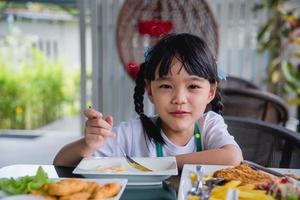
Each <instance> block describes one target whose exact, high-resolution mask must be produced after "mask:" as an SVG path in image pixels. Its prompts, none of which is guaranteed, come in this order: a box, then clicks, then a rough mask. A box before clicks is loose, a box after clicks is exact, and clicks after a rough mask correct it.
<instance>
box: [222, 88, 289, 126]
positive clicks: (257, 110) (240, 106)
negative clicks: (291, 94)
mask: <svg viewBox="0 0 300 200" xmlns="http://www.w3.org/2000/svg"><path fill="white" fill-rule="evenodd" d="M222 91H223V98H222V102H223V104H224V109H223V115H224V116H239V117H247V118H254V119H259V120H262V121H268V122H272V123H275V124H280V125H283V126H284V125H285V123H286V121H287V120H288V108H287V105H286V103H285V102H284V101H283V100H282V99H281V98H280V97H279V96H276V95H274V94H272V93H269V92H264V91H261V90H256V89H249V88H247V89H246V88H242V89H239V88H223V90H222Z"/></svg>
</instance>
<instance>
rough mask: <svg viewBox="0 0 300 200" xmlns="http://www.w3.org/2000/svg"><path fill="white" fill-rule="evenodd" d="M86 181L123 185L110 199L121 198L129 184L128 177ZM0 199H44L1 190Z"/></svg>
mask: <svg viewBox="0 0 300 200" xmlns="http://www.w3.org/2000/svg"><path fill="white" fill-rule="evenodd" d="M62 179H66V178H59V179H55V180H62ZM83 180H84V181H96V182H99V183H101V184H106V183H112V182H113V183H118V184H119V185H120V186H121V190H120V192H119V193H118V195H117V196H115V197H114V198H110V199H108V200H119V199H120V198H121V196H122V194H123V192H124V190H125V187H126V184H127V179H83ZM0 199H1V200H40V199H43V198H41V197H37V196H33V195H13V196H7V195H6V194H5V193H3V192H2V191H0Z"/></svg>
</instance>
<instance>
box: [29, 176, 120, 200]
mask: <svg viewBox="0 0 300 200" xmlns="http://www.w3.org/2000/svg"><path fill="white" fill-rule="evenodd" d="M120 190H121V186H120V185H119V184H118V183H107V184H104V185H100V184H99V183H97V182H92V181H85V180H82V179H75V178H70V179H64V180H60V181H57V182H55V183H49V184H46V185H44V186H43V187H42V188H40V189H39V190H35V191H33V192H32V194H36V195H41V196H43V197H44V198H45V199H49V200H50V199H51V200H52V199H53V200H54V199H57V200H58V199H59V200H76V199H80V200H89V199H93V200H98V199H99V200H100V199H108V198H111V197H114V196H116V195H117V194H118V193H119V192H120Z"/></svg>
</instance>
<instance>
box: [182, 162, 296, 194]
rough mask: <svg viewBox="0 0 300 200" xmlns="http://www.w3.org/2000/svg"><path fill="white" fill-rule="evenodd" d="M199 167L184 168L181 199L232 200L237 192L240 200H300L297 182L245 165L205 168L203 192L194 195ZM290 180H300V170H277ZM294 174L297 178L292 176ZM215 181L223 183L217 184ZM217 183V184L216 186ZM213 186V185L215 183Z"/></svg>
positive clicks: (210, 166) (204, 166)
mask: <svg viewBox="0 0 300 200" xmlns="http://www.w3.org/2000/svg"><path fill="white" fill-rule="evenodd" d="M196 166H197V165H184V167H183V171H182V175H181V180H180V185H179V191H178V200H186V199H187V200H198V199H201V198H202V197H203V196H202V195H205V196H209V199H213V200H221V199H223V200H225V199H226V200H231V198H229V196H230V193H232V191H235V193H236V194H237V196H238V199H243V200H256V199H260V200H273V199H274V200H282V199H284V200H295V199H300V185H299V182H298V181H297V180H295V179H292V180H291V179H290V178H287V177H277V176H274V175H272V174H269V173H266V172H264V171H261V170H256V169H254V168H253V167H251V166H250V165H248V164H245V163H241V164H240V165H238V166H236V167H232V166H222V165H201V166H202V167H203V170H204V176H203V177H202V180H201V182H202V187H201V192H200V193H198V194H196V195H195V194H194V193H193V192H191V191H193V188H194V187H195V185H197V182H198V180H197V177H199V176H197V174H196V171H197V170H196ZM273 170H275V171H277V172H280V173H284V174H285V175H287V176H290V177H299V175H300V170H298V169H295V170H294V169H273ZM291 174H292V175H293V176H291ZM214 180H219V181H217V182H216V181H215V182H214ZM220 180H221V181H220ZM213 182H214V183H213ZM211 183H213V184H211Z"/></svg>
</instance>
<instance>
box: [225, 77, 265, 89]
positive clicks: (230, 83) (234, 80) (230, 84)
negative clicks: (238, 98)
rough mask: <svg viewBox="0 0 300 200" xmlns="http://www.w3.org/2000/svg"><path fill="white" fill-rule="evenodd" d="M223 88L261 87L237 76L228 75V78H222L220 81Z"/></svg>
mask: <svg viewBox="0 0 300 200" xmlns="http://www.w3.org/2000/svg"><path fill="white" fill-rule="evenodd" d="M220 86H221V88H251V89H259V87H258V86H257V85H255V84H254V83H252V82H250V81H248V80H246V79H243V78H240V77H235V76H227V77H226V80H222V81H221V82H220Z"/></svg>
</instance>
